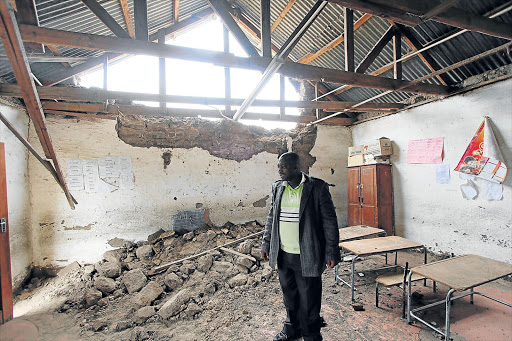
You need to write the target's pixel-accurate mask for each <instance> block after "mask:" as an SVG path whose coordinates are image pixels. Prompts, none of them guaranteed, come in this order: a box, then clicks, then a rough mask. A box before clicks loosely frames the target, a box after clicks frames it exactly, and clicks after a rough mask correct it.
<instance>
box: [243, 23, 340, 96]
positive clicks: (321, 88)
mask: <svg viewBox="0 0 512 341" xmlns="http://www.w3.org/2000/svg"><path fill="white" fill-rule="evenodd" d="M236 20H237V21H238V24H239V25H240V26H242V27H244V29H245V30H246V31H247V32H248V33H249V34H251V35H252V36H253V37H254V38H255V39H258V40H261V34H260V31H259V30H258V29H257V28H256V27H255V26H254V25H253V24H251V23H250V22H249V21H248V20H247V19H245V18H244V17H240V18H236ZM278 50H279V49H278V48H277V47H276V46H275V45H274V44H272V51H273V52H277V51H278ZM287 60H290V59H289V58H287ZM308 82H309V83H310V84H311V85H312V86H315V83H314V82H312V81H308ZM318 90H319V91H320V92H321V93H322V94H326V93H328V92H329V89H327V87H326V86H325V85H323V84H322V83H318ZM325 98H327V99H329V100H330V101H337V100H338V98H337V97H336V96H334V95H327V96H326V97H325Z"/></svg>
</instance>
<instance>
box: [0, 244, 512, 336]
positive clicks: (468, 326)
mask: <svg viewBox="0 0 512 341" xmlns="http://www.w3.org/2000/svg"><path fill="white" fill-rule="evenodd" d="M422 256H423V255H422V254H420V253H415V252H403V253H400V254H399V257H398V258H399V263H400V264H404V263H405V261H408V262H409V264H411V265H412V266H414V265H415V264H416V265H419V264H421V261H422ZM429 259H430V260H433V259H432V258H429ZM349 264H350V263H348V262H345V263H343V268H345V269H347V270H348V269H349ZM381 264H383V257H380V256H373V257H369V258H366V259H365V260H363V261H360V262H358V263H357V268H356V269H357V270H359V271H361V270H364V269H366V268H368V267H371V266H375V265H381ZM376 276H377V273H376V272H367V273H365V274H364V276H363V277H360V276H358V282H357V284H358V286H357V288H358V290H357V293H356V299H357V302H358V303H360V304H362V305H363V307H364V311H354V309H353V308H352V306H351V301H350V290H349V288H348V287H347V286H342V285H339V284H335V282H334V273H333V271H332V270H328V271H326V272H325V274H324V295H323V297H324V302H323V306H322V315H323V316H324V318H325V320H326V321H327V323H328V326H327V327H325V328H324V329H322V334H323V336H324V340H326V341H335V340H336V341H337V340H365V341H366V340H372V341H373V340H419V341H432V340H440V339H441V338H440V336H439V335H437V334H436V333H434V332H433V331H431V330H429V329H428V328H427V327H425V326H423V325H420V324H419V323H414V324H412V325H408V324H407V322H406V320H404V319H402V317H401V313H402V307H401V289H399V288H397V287H392V288H381V290H380V306H379V308H376V307H375V296H374V295H375V277H376ZM278 286H279V283H278V281H277V279H274V280H272V281H270V282H268V283H265V284H264V285H262V286H259V287H258V290H259V291H265V292H266V293H267V295H268V296H267V297H268V300H272V299H276V300H279V296H280V294H279V290H278V288H277V287H278ZM413 290H414V291H417V292H418V293H421V294H422V295H423V297H422V299H421V301H422V302H423V303H429V302H432V301H434V300H438V299H441V298H443V297H444V294H445V293H446V290H447V289H446V288H445V287H443V286H438V291H437V293H433V292H432V287H431V283H430V282H429V283H427V287H424V286H423V282H416V283H415V286H414V289H413ZM479 291H481V292H483V293H486V294H489V295H491V296H493V297H496V298H498V299H501V300H503V301H506V302H509V303H512V282H511V281H510V280H499V281H496V282H494V283H490V284H486V285H484V286H482V287H480V288H479ZM274 292H275V296H276V297H273V296H271V295H274V294H272V293H274ZM247 294H248V295H251V293H247ZM240 300H241V301H243V302H245V303H246V304H247V305H250V303H248V302H250V300H248V298H247V297H243V296H241V297H240ZM274 305H275V304H274ZM276 308H277V309H275V310H274V309H272V304H268V305H263V306H259V307H255V309H254V310H255V311H256V312H255V313H254V314H255V315H254V316H255V318H252V319H251V320H250V324H249V323H246V324H245V325H244V324H235V323H233V324H231V325H228V324H226V326H225V327H224V328H222V329H223V333H222V334H220V335H222V336H220V337H219V336H218V335H217V337H216V338H214V339H215V340H250V341H253V340H271V339H272V337H273V335H274V334H275V333H276V332H277V331H278V330H279V329H280V328H281V321H282V320H283V319H284V317H285V312H284V309H283V308H282V307H281V306H277V307H276ZM247 309H248V310H249V308H247ZM262 309H263V310H262ZM267 309H268V310H267ZM269 314H275V315H274V316H268V315H269ZM423 318H425V319H426V320H427V321H429V322H431V323H435V324H436V325H437V326H443V324H444V310H443V308H435V309H432V310H430V311H428V312H427V313H425V314H424V315H423ZM511 321H512V309H510V308H509V307H506V306H503V305H500V304H497V303H495V302H493V301H491V300H488V299H485V298H483V297H480V296H475V303H474V304H473V305H471V304H470V303H469V298H464V299H461V300H458V301H456V302H455V304H454V306H453V309H452V326H451V328H452V338H453V340H454V341H472V340H483V341H498V340H512V322H511ZM199 323H200V320H191V321H188V322H187V321H183V322H179V323H178V326H177V327H175V328H174V329H172V330H169V333H168V334H167V335H168V336H169V338H166V340H167V339H170V340H183V338H180V337H179V336H180V335H183V334H180V330H187V331H190V330H194V328H195V326H198V324H199ZM182 328H183V329H182ZM78 332H79V327H78V326H77V325H76V321H75V320H74V318H73V316H68V315H66V314H56V313H55V312H49V313H48V314H38V315H31V316H29V315H25V316H22V317H18V318H15V319H14V320H12V321H10V322H8V323H6V324H4V325H2V326H0V340H2V341H14V340H17V341H23V340H30V341H32V340H60V341H71V340H102V339H105V340H106V336H105V335H103V336H102V334H101V333H96V334H94V333H89V334H80V336H78V335H79V334H78ZM113 337H114V338H112V335H110V336H109V338H108V339H109V340H112V339H115V336H113ZM193 339H194V340H201V339H204V340H206V339H208V340H209V339H210V338H209V337H208V338H204V337H200V336H199V337H193ZM151 340H153V339H151ZM154 340H157V339H156V338H155V339H154ZM159 340H160V339H159ZM190 340H192V339H190ZM185 341H188V340H185Z"/></svg>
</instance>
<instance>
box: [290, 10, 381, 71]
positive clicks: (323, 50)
mask: <svg viewBox="0 0 512 341" xmlns="http://www.w3.org/2000/svg"><path fill="white" fill-rule="evenodd" d="M371 17H372V15H371V14H364V15H363V16H362V17H361V18H359V19H358V20H357V21H356V22H355V23H354V32H355V31H356V30H357V29H358V28H359V27H361V25H363V24H364V23H365V22H366V21H367V20H368V19H370V18H371ZM344 40H345V36H344V35H343V34H341V35H340V36H338V37H337V38H336V39H334V40H332V41H331V42H329V43H328V44H327V45H325V46H324V47H322V48H321V49H320V50H318V51H316V52H315V53H308V54H307V55H305V56H304V57H302V58H301V59H299V60H298V62H299V63H303V64H309V63H311V62H312V61H313V60H315V59H316V58H318V57H320V56H321V55H323V54H324V53H326V52H328V51H330V50H332V49H333V48H335V47H336V46H338V45H339V44H341V43H342V42H343V41H344Z"/></svg>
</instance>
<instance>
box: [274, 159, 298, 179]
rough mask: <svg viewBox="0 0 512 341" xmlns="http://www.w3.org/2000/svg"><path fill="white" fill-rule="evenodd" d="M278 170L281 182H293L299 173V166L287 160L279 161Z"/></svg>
mask: <svg viewBox="0 0 512 341" xmlns="http://www.w3.org/2000/svg"><path fill="white" fill-rule="evenodd" d="M277 169H278V172H279V176H280V177H281V180H284V181H290V180H292V179H293V178H294V176H296V175H297V173H299V169H298V167H297V164H296V163H294V162H291V161H290V160H289V159H287V158H281V159H279V162H278V163H277Z"/></svg>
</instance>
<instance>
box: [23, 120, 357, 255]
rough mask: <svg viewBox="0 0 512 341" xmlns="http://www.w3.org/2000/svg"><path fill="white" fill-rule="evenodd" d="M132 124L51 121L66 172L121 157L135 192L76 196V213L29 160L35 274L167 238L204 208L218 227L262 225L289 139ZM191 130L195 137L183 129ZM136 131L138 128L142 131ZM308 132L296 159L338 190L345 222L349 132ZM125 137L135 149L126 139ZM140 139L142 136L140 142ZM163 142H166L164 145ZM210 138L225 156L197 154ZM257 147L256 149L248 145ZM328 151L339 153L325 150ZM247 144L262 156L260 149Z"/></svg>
mask: <svg viewBox="0 0 512 341" xmlns="http://www.w3.org/2000/svg"><path fill="white" fill-rule="evenodd" d="M134 122H135V121H130V124H127V123H128V121H127V120H124V121H121V123H120V124H117V125H116V122H115V121H106V120H94V119H76V118H64V117H54V116H49V117H47V124H48V130H49V132H50V134H51V136H52V140H53V143H54V145H55V148H56V151H57V155H58V156H59V159H60V162H61V163H62V164H63V165H65V161H66V160H68V159H81V160H84V159H95V158H100V157H105V156H120V155H127V156H130V157H131V159H132V164H133V173H134V176H135V189H133V190H117V191H114V192H110V193H89V194H88V193H85V191H77V192H72V194H73V195H74V196H75V198H76V199H77V201H78V205H77V206H76V209H75V210H74V211H73V210H71V209H70V208H69V205H68V203H67V201H66V199H65V196H64V194H63V193H62V191H61V190H60V188H59V187H58V186H57V185H56V184H55V183H54V181H53V179H52V178H51V176H50V175H49V174H47V173H46V171H45V170H44V169H42V167H41V166H39V165H38V164H37V163H36V162H32V161H33V160H32V159H31V162H30V174H31V191H32V217H33V219H32V221H33V224H32V228H33V231H34V232H33V234H34V260H35V263H36V265H49V264H53V265H65V264H67V263H69V262H71V261H75V260H76V261H78V262H94V261H97V260H98V258H99V257H101V255H102V253H103V252H104V251H106V250H108V249H111V247H110V246H109V244H108V241H109V240H111V239H114V238H124V239H127V240H132V241H139V240H145V239H146V238H147V236H148V235H149V234H151V233H154V232H155V231H157V230H159V229H164V230H170V229H172V222H171V217H172V216H174V215H175V214H177V213H178V212H181V211H184V210H194V209H201V210H203V209H208V210H209V218H210V220H211V222H212V223H213V224H215V225H222V224H224V223H226V222H228V221H231V222H233V223H238V222H246V221H250V220H254V219H256V220H258V221H260V222H264V220H265V218H266V215H267V213H268V206H269V204H270V197H269V193H270V189H271V184H272V182H274V181H275V180H277V178H278V176H277V157H278V152H282V151H284V150H286V148H287V147H286V146H287V143H288V140H289V137H288V134H287V133H286V132H284V131H283V132H278V133H274V134H269V133H268V132H265V131H262V130H260V129H259V128H255V129H253V128H246V126H243V125H239V124H236V125H234V124H233V123H231V122H227V124H225V125H222V128H221V129H220V130H221V131H223V132H224V135H223V136H218V135H215V134H218V133H219V131H209V128H208V127H210V126H211V125H210V123H207V124H204V125H202V124H198V123H197V122H196V121H188V122H185V123H179V122H178V123H176V122H167V124H166V123H164V124H163V125H162V126H155V125H153V124H154V123H155V122H154V121H152V122H151V124H149V125H148V124H146V123H145V122H142V123H141V122H140V121H139V122H135V123H134ZM129 125H131V127H132V130H130V131H128V133H129V134H125V133H126V132H127V131H123V127H127V126H129ZM190 125H192V128H191V129H187V126H188V127H190ZM148 126H149V127H150V128H149V129H148ZM133 127H138V131H137V129H133ZM204 127H207V129H203V128H204ZM116 129H117V130H118V131H119V136H121V138H123V139H125V140H127V141H130V142H131V143H133V144H134V145H135V146H134V145H131V144H128V143H126V142H124V141H123V140H122V139H120V138H119V137H118V131H116ZM152 129H156V134H155V135H151V134H152V133H153V132H154V131H153V130H152ZM308 129H309V132H310V133H308V134H305V133H302V132H293V133H291V135H292V136H291V138H292V139H293V140H294V143H293V144H292V145H293V148H294V149H297V150H296V151H297V152H299V153H300V154H301V155H306V154H308V153H310V154H311V155H310V156H308V159H307V163H310V164H312V162H314V164H312V167H311V169H310V174H311V175H314V176H318V177H323V176H324V175H325V177H326V179H325V180H327V181H328V182H329V183H334V184H336V187H332V188H331V193H333V197H334V198H335V200H337V201H338V202H335V205H336V206H337V208H338V214H339V217H338V218H339V220H340V222H342V221H346V214H345V213H344V212H345V211H346V208H345V206H346V205H345V201H344V200H343V199H342V198H343V196H344V194H342V193H343V192H340V193H338V192H339V191H342V187H343V186H342V185H343V183H344V182H345V177H346V174H345V175H343V172H344V170H343V169H344V166H342V160H343V159H346V148H347V146H348V145H349V143H348V141H349V136H350V131H349V130H348V129H347V128H344V127H338V128H327V127H318V128H316V127H314V128H308ZM230 131H231V133H229V132H230ZM180 132H181V133H185V132H192V133H193V134H199V135H194V136H195V137H192V136H189V137H187V138H185V137H184V136H182V137H180V139H178V140H177V139H173V138H170V139H169V138H168V136H176V135H179V134H176V135H172V134H173V133H180ZM130 134H132V135H131V136H132V137H131V138H132V140H129V138H128V139H127V138H126V137H127V136H128V135H130ZM208 134H209V135H208ZM138 135H140V136H141V137H140V138H137V136H138ZM164 135H165V138H160V137H162V136H164ZM206 135H208V136H210V137H205V136H206ZM317 135H318V138H316V136H317ZM324 135H325V136H324ZM134 136H135V137H134ZM148 136H149V137H148ZM247 136H249V138H247ZM340 136H343V138H341V139H340ZM215 138H223V139H224V140H223V141H222V142H223V148H214V149H211V150H210V151H209V150H206V149H205V148H208V145H206V144H203V145H201V143H205V141H206V142H211V141H214V139H215ZM238 138H240V139H239V140H238ZM163 140H165V141H166V142H162V141H163ZM201 140H204V141H201ZM141 141H143V143H141ZM148 141H149V142H148ZM169 141H171V142H172V143H170V142H169ZM254 141H257V143H252V142H254ZM262 141H263V142H262ZM32 142H35V141H34V140H33V141H32ZM153 143H157V144H158V147H157V146H153V145H152V144H153ZM163 143H167V144H163ZM180 143H181V144H180ZM333 143H335V144H336V146H337V147H336V148H335V149H330V147H332V145H333ZM339 143H346V144H345V145H343V146H341V145H339ZM252 145H259V146H260V147H262V148H261V149H258V150H256V149H254V148H255V147H254V146H252ZM180 146H181V147H183V146H185V147H186V148H181V147H180ZM200 146H202V148H200ZM251 148H252V149H251ZM311 148H312V149H311ZM232 151H235V152H234V153H231V152H232ZM212 154H215V155H212ZM315 160H316V161H315ZM340 165H341V166H340ZM333 167H334V168H336V172H335V173H334V175H333V174H332V173H331V170H330V169H331V168H333ZM63 168H64V169H65V167H63ZM339 168H341V169H339Z"/></svg>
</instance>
